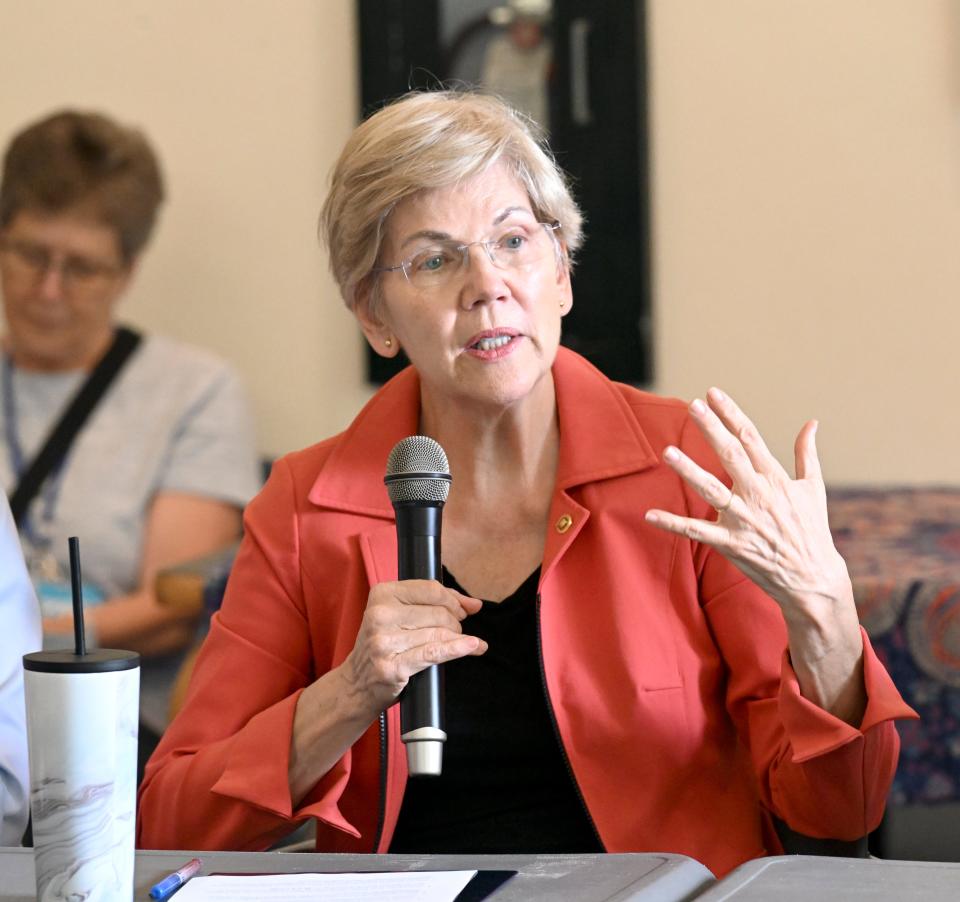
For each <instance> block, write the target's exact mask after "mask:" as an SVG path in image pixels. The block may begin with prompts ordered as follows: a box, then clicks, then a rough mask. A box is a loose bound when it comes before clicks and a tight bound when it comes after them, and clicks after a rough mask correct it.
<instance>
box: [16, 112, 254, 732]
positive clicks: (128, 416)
mask: <svg viewBox="0 0 960 902" xmlns="http://www.w3.org/2000/svg"><path fill="white" fill-rule="evenodd" d="M162 198H163V185H162V181H161V175H160V169H159V166H158V164H157V160H156V157H155V155H154V153H153V151H152V149H151V148H150V146H149V144H148V143H147V141H146V139H145V138H144V137H143V135H141V134H140V133H139V132H137V131H135V130H133V129H130V128H126V127H125V126H122V125H120V124H118V123H116V122H113V121H112V120H110V119H108V118H107V117H105V116H102V115H99V114H96V113H83V112H75V111H64V112H61V113H57V114H54V115H51V116H48V117H46V118H44V119H42V120H40V121H38V122H36V123H33V124H32V125H30V126H29V127H27V128H25V129H24V130H23V131H21V132H20V133H19V134H17V135H16V136H15V137H14V139H13V141H12V142H11V143H10V146H9V148H8V149H7V151H6V155H5V157H4V161H3V171H2V181H0V291H2V295H3V310H4V314H5V320H6V328H5V331H4V334H3V354H2V360H0V364H2V366H0V390H2V402H3V417H2V420H0V481H2V484H3V486H4V487H5V488H6V490H7V492H9V493H12V492H13V490H14V487H15V486H16V484H17V483H18V481H19V479H20V478H21V477H22V476H23V475H24V473H25V471H27V469H28V468H29V465H30V462H31V460H32V459H33V457H34V456H35V455H36V454H37V452H38V450H39V449H40V448H41V447H42V445H43V443H44V441H45V440H46V438H47V436H48V434H49V433H50V431H51V430H52V429H53V427H54V426H55V424H56V423H57V422H58V421H59V419H60V417H61V414H62V413H63V411H64V409H65V408H66V407H67V406H68V404H69V403H70V401H71V400H72V398H73V396H74V395H75V394H76V393H77V391H78V390H79V388H80V387H81V386H82V385H83V384H84V382H85V380H86V379H87V378H88V376H89V374H90V373H91V371H93V370H94V368H95V367H96V365H97V364H98V363H99V362H100V360H101V359H102V358H103V356H104V355H105V354H106V353H107V351H108V349H109V348H110V347H111V346H112V344H113V342H114V341H115V339H116V337H117V335H118V324H117V321H116V309H117V305H118V303H119V302H120V300H121V298H122V297H123V296H124V295H125V293H126V292H127V291H128V290H129V288H130V285H131V282H132V280H133V277H134V275H135V273H136V269H137V264H138V261H139V259H140V255H141V253H142V251H143V249H144V247H145V245H146V243H147V241H148V239H149V237H150V233H151V231H152V229H153V226H154V222H155V219H156V214H157V210H158V207H159V205H160V202H161V200H162ZM258 485H259V478H258V464H257V460H256V455H255V451H254V442H253V432H252V428H251V418H250V414H249V409H248V404H247V400H246V398H245V396H244V392H243V390H242V388H241V386H240V383H239V380H238V378H237V376H236V375H235V373H234V372H233V370H232V369H230V368H229V367H228V366H227V365H226V364H225V363H224V362H223V361H221V360H219V359H218V358H216V357H215V356H213V355H212V354H210V353H208V352H206V351H202V350H199V349H197V348H192V347H189V346H187V345H183V344H181V343H179V342H175V341H171V340H170V339H166V338H162V337H159V336H154V335H151V336H146V337H144V338H143V340H142V341H141V342H140V344H139V346H137V347H136V350H135V351H134V352H133V354H132V356H131V357H130V358H129V359H128V360H127V362H126V363H125V364H124V365H123V368H122V369H121V370H120V371H119V373H118V374H117V376H116V378H115V379H114V380H113V381H112V382H111V383H110V386H109V388H108V389H107V392H106V394H105V395H104V396H103V398H102V399H101V400H100V402H99V403H98V404H97V406H96V407H95V408H94V410H93V412H92V414H91V415H90V417H89V419H88V420H87V421H86V423H85V424H84V426H83V427H82V429H81V431H80V433H79V434H78V435H77V437H76V440H75V441H74V442H73V444H72V446H71V447H70V449H69V451H68V453H67V454H66V456H65V458H63V459H62V461H61V462H60V463H59V465H58V466H56V467H55V468H54V470H53V472H52V473H51V474H50V476H49V477H48V478H47V479H46V480H45V481H44V483H43V484H42V485H41V487H40V489H39V490H38V491H37V493H36V495H35V496H34V498H33V500H32V501H31V503H30V504H29V505H28V507H27V509H26V511H25V514H24V516H23V517H22V519H20V521H19V524H18V525H19V530H20V536H21V539H22V541H23V545H24V551H25V555H26V558H27V564H28V566H29V569H30V574H31V577H32V579H33V582H34V585H35V587H36V590H37V595H38V597H39V599H40V604H41V608H42V611H43V628H44V635H45V642H46V644H47V645H48V646H56V645H58V644H64V645H65V644H69V643H70V642H72V639H71V636H72V617H71V614H70V607H71V606H70V589H69V576H68V574H69V570H68V564H69V557H68V548H67V538H68V537H69V536H71V535H77V536H79V537H80V540H81V551H82V555H83V576H84V580H85V587H84V600H85V602H86V604H87V605H88V608H89V609H88V611H87V616H86V628H87V630H88V631H90V632H91V633H92V635H91V636H89V637H88V644H89V645H91V646H92V645H99V646H101V647H112V648H128V649H132V650H134V651H138V652H140V653H141V654H142V655H143V656H144V659H145V660H144V663H143V669H142V673H141V680H142V684H141V719H142V724H141V731H142V733H143V736H142V739H143V740H144V744H149V743H150V739H151V737H150V733H153V734H156V735H159V733H160V732H162V730H163V728H164V727H165V725H166V718H167V699H166V696H167V693H168V691H169V685H170V682H171V680H172V678H173V676H174V675H175V673H176V669H177V666H178V663H179V651H180V650H181V649H182V648H184V647H185V646H186V644H187V643H188V642H189V641H190V639H191V638H192V636H193V633H194V629H195V625H194V623H193V622H192V621H191V619H190V618H185V617H184V616H183V615H182V614H181V613H179V612H173V611H170V610H168V609H166V608H164V607H163V606H162V605H160V604H159V603H158V601H157V598H156V596H155V593H154V591H153V583H154V578H155V576H156V573H157V571H158V570H159V569H161V568H163V567H168V566H170V565H172V564H174V563H177V562H180V561H184V560H188V559H190V558H194V557H199V556H201V555H203V554H207V553H209V552H212V551H214V550H216V549H219V548H221V547H223V546H224V545H226V544H228V543H230V542H232V541H234V540H235V539H236V538H237V536H238V535H239V532H240V515H241V509H242V508H243V505H244V504H245V503H246V501H247V500H248V499H249V498H250V497H251V496H252V495H253V494H254V493H255V492H256V490H257V488H258ZM155 741H156V737H155V736H154V737H153V742H154V743H155Z"/></svg>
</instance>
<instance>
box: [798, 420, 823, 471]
mask: <svg viewBox="0 0 960 902" xmlns="http://www.w3.org/2000/svg"><path fill="white" fill-rule="evenodd" d="M817 425H818V424H817V421H816V420H810V421H809V422H807V423H804V424H803V428H802V429H801V430H800V433H799V434H798V435H797V440H796V442H794V445H793V456H794V461H795V466H796V472H797V479H816V480H818V481H820V482H821V483H822V482H823V472H822V471H821V469H820V457H819V455H818V454H817Z"/></svg>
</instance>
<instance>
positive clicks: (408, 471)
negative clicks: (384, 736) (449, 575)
mask: <svg viewBox="0 0 960 902" xmlns="http://www.w3.org/2000/svg"><path fill="white" fill-rule="evenodd" d="M384 482H385V483H386V485H387V492H388V493H389V495H390V501H391V503H392V504H393V509H394V512H395V514H396V520H397V554H398V558H397V572H398V575H399V578H400V580H401V581H403V580H410V579H423V580H436V581H437V582H439V581H440V566H441V565H440V524H441V514H442V512H443V505H444V502H445V501H446V500H447V493H448V492H449V491H450V467H449V464H448V463H447V455H446V454H445V453H444V451H443V448H441V447H440V445H439V444H437V442H435V441H434V440H433V439H431V438H427V437H426V436H424V435H412V436H410V437H409V438H405V439H403V440H402V441H400V442H398V443H397V444H396V445H395V446H394V448H393V450H392V451H391V452H390V456H389V458H388V459H387V475H386V476H385V477H384ZM400 738H401V739H402V740H403V741H404V743H406V746H407V769H408V770H409V772H410V774H411V776H419V775H435V776H439V774H440V771H441V769H442V766H443V743H444V742H445V741H446V739H447V734H446V732H445V731H444V717H443V671H442V670H441V669H440V667H439V666H438V665H437V664H432V665H431V666H429V667H427V668H426V669H425V670H421V671H420V672H419V673H415V674H414V675H413V676H411V677H410V680H409V681H408V683H407V685H406V688H405V689H404V690H403V693H402V694H401V696H400Z"/></svg>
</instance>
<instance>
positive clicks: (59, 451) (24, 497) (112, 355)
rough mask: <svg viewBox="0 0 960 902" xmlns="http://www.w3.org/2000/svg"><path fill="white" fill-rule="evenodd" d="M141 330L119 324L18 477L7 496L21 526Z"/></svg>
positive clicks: (118, 370)
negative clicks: (105, 348)
mask: <svg viewBox="0 0 960 902" xmlns="http://www.w3.org/2000/svg"><path fill="white" fill-rule="evenodd" d="M140 339H141V336H140V333H139V332H134V331H133V330H132V329H128V328H127V327H126V326H120V327H119V328H118V329H117V331H116V334H115V335H114V337H113V344H111V345H110V347H109V348H108V349H107V353H106V354H104V355H103V357H101V358H100V362H99V363H98V364H97V365H96V367H94V369H93V372H92V373H90V375H89V376H88V377H87V380H86V382H84V383H83V385H82V386H80V388H79V390H78V391H77V393H76V395H74V397H73V400H72V401H71V402H70V403H69V404H68V405H67V409H66V410H65V411H64V412H63V415H62V416H61V417H60V420H59V421H58V422H57V424H56V425H55V426H54V427H53V429H52V430H51V432H50V435H49V436H47V440H46V441H45V442H44V443H43V447H42V448H41V449H40V450H39V451H38V452H37V454H36V457H34V458H33V460H32V461H31V462H30V466H29V467H27V469H26V471H25V472H24V473H23V475H22V476H21V477H20V480H19V482H18V483H17V487H16V488H15V489H14V490H13V494H11V495H10V510H11V511H12V512H13V519H14V520H15V521H16V522H17V525H18V526H19V525H20V521H21V520H22V519H23V516H24V514H25V513H26V512H27V507H28V506H29V504H30V502H31V501H32V500H33V498H34V496H35V495H36V494H37V492H38V491H39V490H40V486H41V485H43V481H44V480H45V479H46V478H47V476H49V475H50V473H51V471H52V470H53V469H54V468H55V467H56V466H57V464H59V463H60V461H62V460H63V459H64V458H65V457H66V456H67V451H69V450H70V446H71V445H72V444H73V440H74V439H75V438H76V437H77V433H78V432H80V430H81V429H82V428H83V424H84V423H85V422H86V421H87V417H89V416H90V414H91V413H92V412H93V409H94V408H95V407H96V406H97V403H98V402H99V401H100V399H101V398H102V397H103V395H104V393H105V392H106V390H107V389H108V388H109V387H110V383H111V382H113V379H114V377H115V376H116V375H117V373H119V372H120V369H121V368H122V367H123V365H124V364H125V363H126V362H127V359H128V358H129V357H130V355H131V354H132V353H133V352H134V351H135V350H136V348H137V345H139V344H140Z"/></svg>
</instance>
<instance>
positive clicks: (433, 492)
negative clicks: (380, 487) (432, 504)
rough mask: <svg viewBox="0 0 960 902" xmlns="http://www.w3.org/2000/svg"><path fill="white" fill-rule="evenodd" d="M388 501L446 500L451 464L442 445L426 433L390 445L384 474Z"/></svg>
mask: <svg viewBox="0 0 960 902" xmlns="http://www.w3.org/2000/svg"><path fill="white" fill-rule="evenodd" d="M384 482H386V484H387V492H388V494H389V495H390V501H391V502H393V503H396V502H398V501H439V502H441V503H442V502H444V501H446V500H447V494H448V493H449V491H450V464H449V463H447V455H446V454H445V453H444V451H443V448H441V447H440V445H439V444H438V443H437V442H435V441H434V440H433V439H432V438H428V437H427V436H425V435H411V436H409V437H408V438H405V439H401V440H400V441H399V442H397V443H396V444H395V445H394V446H393V450H392V451H391V452H390V456H389V457H388V458H387V475H386V476H385V477H384Z"/></svg>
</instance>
